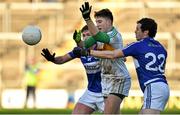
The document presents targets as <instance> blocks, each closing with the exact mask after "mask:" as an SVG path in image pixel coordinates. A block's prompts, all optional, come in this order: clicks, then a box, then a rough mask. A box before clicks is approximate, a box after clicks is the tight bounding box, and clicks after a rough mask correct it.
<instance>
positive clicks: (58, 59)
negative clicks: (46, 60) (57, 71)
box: [53, 54, 72, 64]
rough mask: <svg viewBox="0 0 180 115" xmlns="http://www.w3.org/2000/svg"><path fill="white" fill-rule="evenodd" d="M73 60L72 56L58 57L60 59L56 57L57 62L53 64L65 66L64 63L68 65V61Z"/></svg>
mask: <svg viewBox="0 0 180 115" xmlns="http://www.w3.org/2000/svg"><path fill="white" fill-rule="evenodd" d="M70 60H72V58H71V56H70V55H69V54H66V55H64V56H58V57H55V60H54V62H53V63H55V64H63V63H66V62H68V61H70Z"/></svg>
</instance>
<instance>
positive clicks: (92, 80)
mask: <svg viewBox="0 0 180 115" xmlns="http://www.w3.org/2000/svg"><path fill="white" fill-rule="evenodd" d="M69 55H70V56H71V57H72V58H77V57H76V56H75V55H74V54H73V52H69ZM80 59H81V62H82V63H83V65H84V67H85V70H86V74H87V79H88V90H89V91H92V92H95V93H101V91H102V87H101V65H100V61H99V59H98V58H95V57H93V56H87V57H86V56H82V57H81V58H80Z"/></svg>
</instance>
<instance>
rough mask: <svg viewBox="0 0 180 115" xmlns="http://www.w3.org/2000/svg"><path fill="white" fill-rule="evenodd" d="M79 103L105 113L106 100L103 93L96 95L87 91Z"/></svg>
mask: <svg viewBox="0 0 180 115" xmlns="http://www.w3.org/2000/svg"><path fill="white" fill-rule="evenodd" d="M78 103H82V104H84V105H87V106H89V107H91V108H93V109H94V110H96V111H99V112H103V111H104V98H103V95H102V93H95V92H91V91H89V90H86V91H85V92H84V94H83V95H82V96H81V97H80V99H79V101H78Z"/></svg>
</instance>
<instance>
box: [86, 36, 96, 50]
mask: <svg viewBox="0 0 180 115" xmlns="http://www.w3.org/2000/svg"><path fill="white" fill-rule="evenodd" d="M94 44H96V40H95V39H94V38H93V37H89V38H88V39H86V40H85V41H84V46H85V48H89V47H91V46H93V45H94Z"/></svg>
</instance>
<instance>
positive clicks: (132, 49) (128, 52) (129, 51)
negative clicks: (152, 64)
mask: <svg viewBox="0 0 180 115" xmlns="http://www.w3.org/2000/svg"><path fill="white" fill-rule="evenodd" d="M137 49H138V43H136V42H134V43H131V44H129V45H127V46H126V47H124V48H123V49H122V52H123V54H124V56H125V57H127V56H136V55H137V54H138V50H137Z"/></svg>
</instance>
